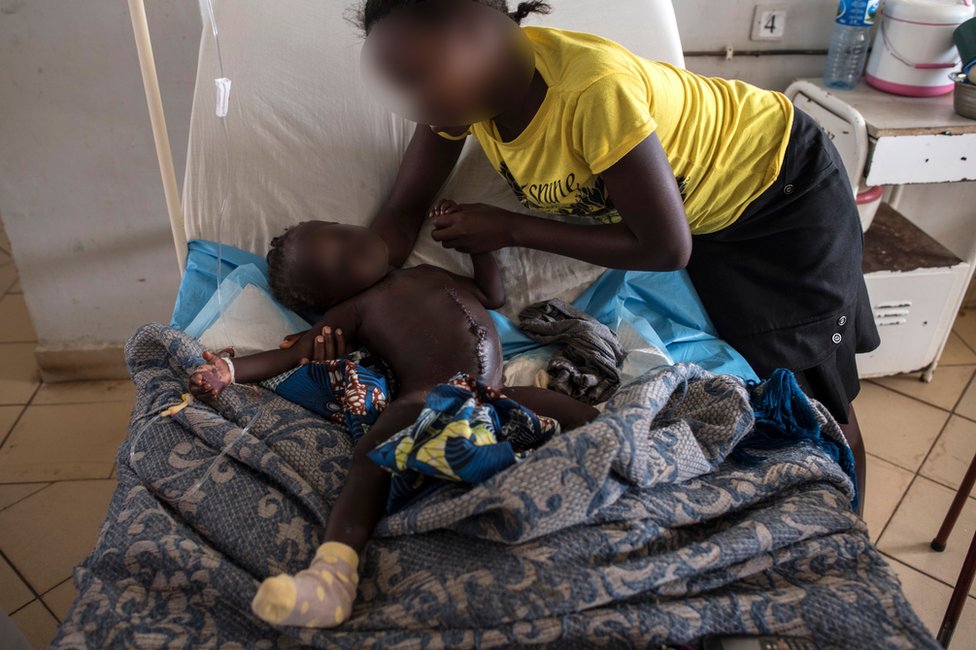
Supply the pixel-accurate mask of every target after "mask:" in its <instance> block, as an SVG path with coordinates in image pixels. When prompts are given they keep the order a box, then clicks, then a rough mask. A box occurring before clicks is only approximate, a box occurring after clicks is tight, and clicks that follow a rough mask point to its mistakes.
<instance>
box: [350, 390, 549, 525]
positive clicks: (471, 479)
mask: <svg viewBox="0 0 976 650" xmlns="http://www.w3.org/2000/svg"><path fill="white" fill-rule="evenodd" d="M558 432H559V423H558V422H556V421H555V420H552V419H550V418H541V417H539V416H538V415H536V414H535V413H533V412H532V411H531V410H529V409H527V408H525V407H524V406H522V405H521V404H519V403H518V402H516V401H514V400H511V399H508V398H507V397H504V396H503V395H502V394H501V393H499V392H498V391H496V390H494V389H493V388H491V387H490V386H487V385H486V384H484V383H483V382H480V381H476V380H475V379H473V378H471V377H470V376H469V375H467V374H464V373H461V374H459V375H457V376H455V377H454V378H452V379H451V380H450V381H449V382H447V383H445V384H441V385H440V386H437V387H435V388H434V389H433V390H432V391H431V392H430V394H429V395H428V396H427V403H426V404H425V405H424V409H423V411H422V412H421V414H420V417H419V418H418V419H417V422H416V423H415V424H414V425H413V426H412V427H409V428H407V429H404V430H403V431H401V432H399V433H397V434H396V435H394V436H393V437H391V438H390V439H389V440H387V441H386V442H385V443H383V444H381V445H379V446H378V447H376V449H374V450H372V451H371V452H369V457H370V458H371V459H372V460H373V461H374V462H375V463H376V464H377V465H379V466H380V467H383V468H385V469H387V470H389V471H390V472H391V473H392V474H393V479H392V481H391V482H390V498H389V500H388V502H387V512H388V513H391V514H392V513H395V512H397V511H399V510H401V509H403V508H405V507H406V506H408V505H410V503H412V502H413V501H414V500H416V499H418V498H420V497H422V496H424V495H426V494H429V493H431V492H432V491H433V490H434V489H436V488H437V487H439V486H441V485H442V484H443V483H444V482H445V481H456V482H460V483H468V484H472V485H476V484H478V483H483V482H484V481H487V480H488V479H490V478H491V477H492V476H495V475H496V474H498V473H499V472H501V471H504V470H506V469H508V468H509V467H511V466H512V465H514V464H515V463H517V462H518V461H519V460H520V459H523V458H525V456H526V454H527V453H528V452H529V451H531V450H533V449H536V448H537V447H540V446H541V445H543V444H545V443H546V442H548V441H549V439H550V438H552V436H553V435H554V434H556V433H558Z"/></svg>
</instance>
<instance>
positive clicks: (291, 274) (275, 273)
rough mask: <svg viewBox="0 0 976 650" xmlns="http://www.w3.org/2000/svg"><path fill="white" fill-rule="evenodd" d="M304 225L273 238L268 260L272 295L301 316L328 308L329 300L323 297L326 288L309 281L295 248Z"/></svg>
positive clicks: (298, 225)
mask: <svg viewBox="0 0 976 650" xmlns="http://www.w3.org/2000/svg"><path fill="white" fill-rule="evenodd" d="M302 225H303V223H300V224H297V225H295V226H292V227H291V228H289V229H288V230H286V231H285V232H284V233H283V234H281V235H280V236H278V237H275V238H274V239H272V240H271V249H270V250H269V251H268V257H267V260H268V284H269V285H270V286H271V295H273V296H274V297H275V300H277V301H278V302H280V303H281V304H282V305H284V306H285V307H287V308H288V309H291V310H292V311H296V312H299V313H301V312H303V311H307V310H309V309H316V308H319V309H321V308H325V307H327V306H328V305H326V304H323V303H324V302H327V300H325V299H323V297H322V295H321V290H322V288H321V287H315V286H313V285H312V284H311V283H309V282H307V279H306V273H305V269H304V268H302V266H301V264H300V262H299V259H298V251H297V250H296V248H295V245H296V244H297V243H298V241H299V237H297V236H296V233H297V232H298V229H299V228H300V227H301V226H302Z"/></svg>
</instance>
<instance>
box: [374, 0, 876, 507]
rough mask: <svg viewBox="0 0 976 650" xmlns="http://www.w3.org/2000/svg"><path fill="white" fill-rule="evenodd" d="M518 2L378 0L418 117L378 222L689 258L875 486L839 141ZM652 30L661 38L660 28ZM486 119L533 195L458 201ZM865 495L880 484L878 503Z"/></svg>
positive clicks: (737, 343) (593, 252)
mask: <svg viewBox="0 0 976 650" xmlns="http://www.w3.org/2000/svg"><path fill="white" fill-rule="evenodd" d="M548 10H549V7H548V5H546V4H545V3H543V2H524V3H522V4H520V5H519V7H518V10H517V11H516V12H514V13H509V12H508V7H507V4H506V2H505V1H504V0H367V1H366V2H365V4H364V6H363V9H362V16H361V17H362V23H363V28H364V30H365V32H366V34H367V39H366V48H367V49H366V52H367V54H368V55H369V57H371V60H372V62H373V63H374V64H375V66H376V68H377V70H378V77H379V78H381V79H383V80H385V82H386V83H388V84H389V85H391V86H392V87H393V88H395V91H396V95H395V96H396V97H397V98H398V99H399V100H405V101H404V102H403V103H402V104H401V106H402V107H403V108H404V110H405V112H407V113H408V114H409V115H408V116H409V117H412V118H414V119H417V120H418V121H419V122H420V123H421V124H424V125H431V126H430V128H422V127H421V128H418V129H417V131H416V134H415V135H414V138H413V140H412V142H411V144H410V146H409V148H408V149H407V152H406V155H405V157H404V160H403V164H402V166H401V169H400V174H399V176H398V178H397V181H396V184H395V186H394V188H393V190H392V192H391V194H390V196H389V198H388V199H387V201H386V203H385V205H384V206H383V207H382V209H381V210H380V213H379V214H378V215H377V218H376V220H375V222H374V225H373V227H374V228H376V229H377V230H380V231H381V232H382V233H383V235H384V238H385V239H386V240H387V241H393V242H398V245H394V246H393V250H392V258H393V260H394V262H396V263H400V264H402V263H403V262H404V261H405V260H406V258H407V256H408V255H409V253H410V251H411V250H412V248H413V245H414V243H415V241H416V237H417V235H418V232H419V230H420V228H421V225H422V223H423V221H424V218H425V217H427V216H428V213H430V215H431V216H432V217H433V220H434V227H435V231H434V234H433V236H434V239H436V240H437V241H439V242H442V244H443V245H444V246H446V247H448V248H452V249H457V250H460V251H463V252H467V253H483V252H486V251H494V250H498V249H500V248H504V247H508V246H523V247H528V248H535V249H539V250H544V251H549V252H552V253H557V254H560V255H565V256H569V257H573V258H577V259H580V260H584V261H586V262H590V263H593V264H598V265H602V266H606V267H609V268H616V269H633V270H644V271H670V270H675V269H681V268H685V267H687V269H688V272H689V274H690V276H691V278H692V281H693V282H694V284H695V287H696V288H697V290H698V293H699V295H700V296H701V299H702V301H703V303H704V305H705V307H706V309H707V310H708V313H709V315H710V316H711V318H712V320H713V322H714V324H715V326H716V328H717V330H718V332H719V334H720V335H721V336H722V337H723V338H724V339H726V340H727V341H728V342H729V343H730V344H732V345H733V346H734V347H735V348H736V349H737V350H738V351H739V352H740V353H742V355H743V356H744V357H745V358H746V359H747V360H748V361H749V362H750V363H751V364H752V366H753V367H754V368H755V370H756V372H757V373H758V374H759V375H760V376H767V375H768V374H769V373H771V372H772V371H773V370H775V369H776V368H780V367H783V368H789V369H791V370H793V372H794V373H795V374H796V377H797V380H798V381H799V383H800V385H801V386H802V387H803V388H804V390H806V392H807V393H808V394H809V395H811V396H813V397H815V398H817V399H819V400H820V401H821V402H823V403H824V405H825V406H827V408H828V409H829V410H830V412H831V413H832V414H833V416H834V417H835V418H836V419H837V421H838V422H840V423H841V425H842V428H843V430H844V433H845V435H846V436H847V437H848V441H849V442H850V443H851V447H852V450H853V451H854V453H855V461H856V465H857V470H858V474H859V484H860V485H859V490H860V491H863V489H864V483H863V472H864V450H863V444H862V443H861V437H860V432H859V430H858V427H857V420H856V418H855V417H854V413H853V410H852V409H851V401H852V400H853V399H854V397H855V396H856V395H857V393H858V390H859V383H858V378H857V367H856V365H855V354H856V353H858V352H866V351H869V350H872V349H874V348H875V347H877V345H878V343H879V338H878V333H877V329H876V328H875V325H874V321H873V318H872V314H871V310H870V306H869V304H868V300H867V292H866V289H865V285H864V279H863V276H862V274H861V258H862V252H863V239H862V234H861V229H860V223H859V220H858V215H857V208H856V206H855V203H854V198H853V191H852V190H851V187H850V184H849V182H848V180H847V176H846V174H845V172H844V169H843V164H842V162H841V161H840V158H839V156H838V154H837V151H836V149H835V148H834V147H833V145H832V144H831V143H830V142H829V140H828V139H827V138H826V137H825V135H824V134H823V132H822V131H821V130H820V129H819V128H818V127H817V125H816V124H815V123H814V122H813V120H812V119H811V118H810V117H809V116H807V115H805V114H803V113H802V112H800V111H798V110H796V109H794V108H793V106H792V105H791V104H790V102H789V101H788V100H787V99H786V98H785V97H784V96H783V95H781V94H779V93H775V92H771V91H765V90H760V89H758V88H756V87H754V86H750V85H749V84H746V83H742V82H737V81H726V80H723V79H708V78H704V77H701V76H698V75H695V74H692V73H690V72H687V71H685V70H682V69H679V68H676V67H674V66H671V65H668V64H665V63H656V62H652V61H647V60H645V59H642V58H640V57H638V56H636V55H634V54H632V53H631V52H629V51H628V50H626V49H625V48H623V47H622V46H620V45H618V44H616V43H613V42H611V41H608V40H605V39H602V38H599V37H597V36H593V35H589V34H581V33H576V32H568V31H563V30H558V29H550V28H541V27H526V28H520V27H519V26H518V23H519V22H520V21H521V19H522V18H524V17H526V16H527V15H528V14H530V13H532V12H536V11H541V12H548ZM649 37H652V35H649ZM469 135H473V136H474V137H475V138H477V140H478V141H479V142H480V143H481V146H482V147H483V149H484V151H485V153H486V154H487V156H488V159H489V160H490V161H491V163H492V165H493V166H494V167H495V169H496V170H497V171H498V172H499V174H501V175H502V176H503V177H504V178H505V179H506V180H507V181H508V183H509V184H510V185H511V187H512V191H513V192H514V193H515V194H516V196H517V197H518V198H519V200H520V201H521V202H522V203H523V204H524V205H525V206H526V207H529V208H532V209H535V210H540V211H543V212H548V213H552V214H557V215H574V216H577V217H589V218H591V219H592V220H593V225H585V224H579V223H565V222H562V221H557V220H550V219H543V218H535V217H531V216H527V215H524V214H516V213H512V212H509V211H506V210H503V209H500V208H497V207H493V206H490V205H480V204H479V205H457V204H455V203H453V202H450V201H444V202H442V203H440V204H439V205H437V206H435V207H434V208H433V209H431V204H432V203H433V201H434V199H435V197H436V195H437V193H438V191H439V190H440V188H441V186H442V185H443V184H444V182H445V180H446V179H447V177H448V175H449V174H450V173H451V171H452V169H453V168H454V166H455V164H456V163H457V160H458V156H459V155H460V152H461V147H462V144H463V142H462V141H463V140H464V139H465V138H466V137H468V136H469ZM861 502H862V503H863V499H862V500H861Z"/></svg>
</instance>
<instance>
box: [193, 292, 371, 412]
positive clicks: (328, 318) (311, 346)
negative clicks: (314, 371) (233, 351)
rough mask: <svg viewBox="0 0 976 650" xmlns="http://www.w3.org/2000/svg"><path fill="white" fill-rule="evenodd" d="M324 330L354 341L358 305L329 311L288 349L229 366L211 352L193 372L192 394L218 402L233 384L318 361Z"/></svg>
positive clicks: (266, 353) (270, 375) (255, 356)
mask: <svg viewBox="0 0 976 650" xmlns="http://www.w3.org/2000/svg"><path fill="white" fill-rule="evenodd" d="M325 327H331V328H333V330H336V329H341V330H342V331H343V335H344V336H345V337H347V338H354V337H355V336H356V332H357V331H358V329H359V314H358V310H357V309H356V306H355V304H354V303H353V302H352V301H347V302H344V303H342V304H341V305H339V306H337V307H334V308H332V309H330V310H329V311H327V312H326V313H325V315H324V316H323V317H322V320H321V321H319V323H318V324H317V325H315V327H313V328H312V329H310V330H309V331H307V332H306V333H305V334H304V335H302V337H301V338H300V339H299V340H298V341H297V342H296V343H295V344H294V345H292V346H291V347H288V348H284V349H282V348H279V349H277V350H268V351H267V352H259V353H258V354H252V355H249V356H246V357H241V358H239V359H233V360H231V362H230V363H228V362H227V361H226V360H224V359H222V358H220V357H218V356H217V355H215V354H213V353H212V352H205V353H204V355H203V358H204V361H205V362H206V363H205V364H204V365H202V366H200V367H199V368H197V369H196V370H194V372H193V375H192V376H191V377H190V386H189V387H190V392H191V393H192V394H194V395H196V396H197V397H201V398H203V399H215V398H216V397H217V396H218V395H219V394H220V392H221V391H222V390H223V389H224V388H225V387H226V386H228V385H229V384H231V383H238V384H253V383H255V382H259V381H262V380H265V379H270V378H272V377H274V376H276V375H280V374H281V373H283V372H286V371H288V370H291V369H292V368H294V367H296V366H298V365H300V364H301V363H302V361H303V360H306V359H312V358H315V350H316V345H317V339H319V338H321V337H322V334H321V333H322V330H323V329H324V328H325Z"/></svg>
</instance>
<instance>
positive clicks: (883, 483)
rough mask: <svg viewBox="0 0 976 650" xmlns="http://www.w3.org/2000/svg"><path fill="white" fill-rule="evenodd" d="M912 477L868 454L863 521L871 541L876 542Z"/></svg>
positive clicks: (902, 470) (908, 473) (910, 474)
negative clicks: (865, 523) (866, 525)
mask: <svg viewBox="0 0 976 650" xmlns="http://www.w3.org/2000/svg"><path fill="white" fill-rule="evenodd" d="M913 476H914V475H913V474H912V473H911V472H909V471H908V470H905V469H902V468H901V467H898V466H897V465H892V464H891V463H889V462H888V461H885V460H881V459H880V458H878V457H877V456H873V455H871V454H868V489H867V500H866V501H865V502H864V521H866V522H867V524H868V532H869V533H870V534H871V541H874V542H877V541H878V538H879V537H880V536H881V531H883V530H884V527H885V525H887V523H888V520H889V519H891V515H893V514H894V513H895V508H897V507H898V503H899V502H900V501H901V498H902V496H903V495H904V494H905V490H907V489H908V486H909V484H911V482H912V477H913Z"/></svg>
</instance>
